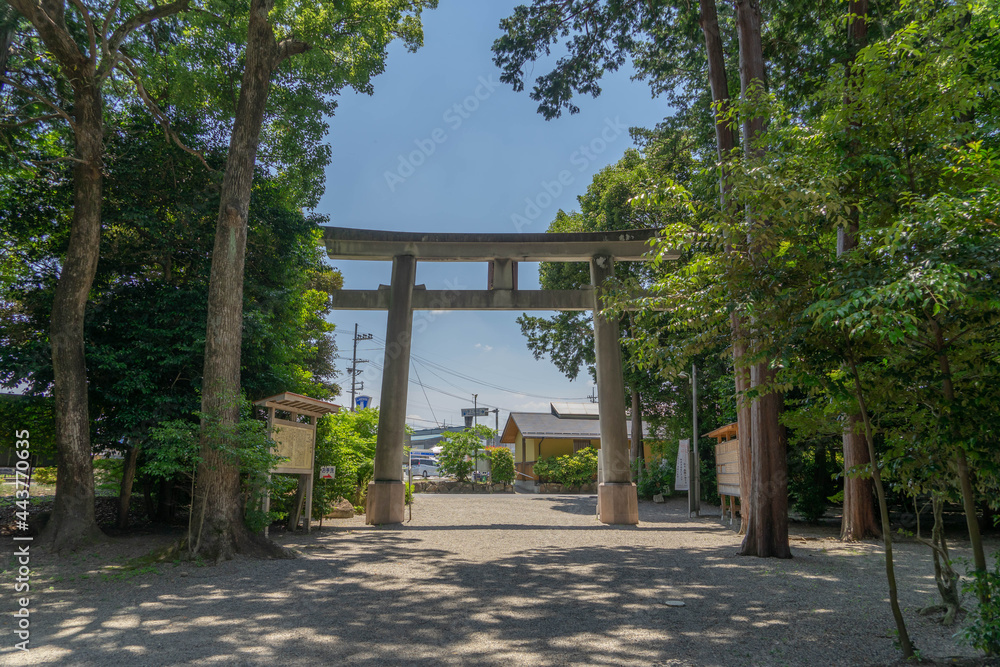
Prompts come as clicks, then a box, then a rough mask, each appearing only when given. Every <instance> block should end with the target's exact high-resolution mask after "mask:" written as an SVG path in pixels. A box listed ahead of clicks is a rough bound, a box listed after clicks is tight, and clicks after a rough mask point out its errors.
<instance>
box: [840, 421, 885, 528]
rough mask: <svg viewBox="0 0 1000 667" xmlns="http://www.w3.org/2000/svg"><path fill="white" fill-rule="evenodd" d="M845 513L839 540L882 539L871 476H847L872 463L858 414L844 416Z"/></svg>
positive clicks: (841, 522) (842, 518)
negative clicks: (852, 471) (854, 470)
mask: <svg viewBox="0 0 1000 667" xmlns="http://www.w3.org/2000/svg"><path fill="white" fill-rule="evenodd" d="M844 420H845V424H844V435H843V443H844V513H843V516H842V517H841V521H840V539H842V540H847V541H849V542H853V541H856V540H864V539H867V538H879V537H881V535H882V534H881V531H879V528H878V518H877V517H876V516H875V490H874V488H873V487H872V479H871V476H870V475H858V474H854V475H852V474H850V471H851V470H852V469H854V468H861V467H864V466H867V465H869V464H870V463H871V458H869V456H868V444H867V443H866V442H865V436H864V434H862V433H860V432H859V429H860V428H861V427H862V419H861V415H860V414H852V415H845V416H844Z"/></svg>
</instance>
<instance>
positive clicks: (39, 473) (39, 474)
mask: <svg viewBox="0 0 1000 667" xmlns="http://www.w3.org/2000/svg"><path fill="white" fill-rule="evenodd" d="M31 475H32V480H34V481H35V482H38V483H39V484H46V485H51V484H55V483H56V468H55V466H53V467H51V468H35V470H34V471H33V472H32V473H31Z"/></svg>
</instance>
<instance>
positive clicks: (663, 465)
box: [636, 458, 676, 498]
mask: <svg viewBox="0 0 1000 667" xmlns="http://www.w3.org/2000/svg"><path fill="white" fill-rule="evenodd" d="M675 465H676V464H675V463H674V462H673V461H670V460H668V459H665V458H661V459H659V460H656V461H654V462H653V464H652V465H650V466H649V467H648V468H646V470H644V471H643V473H642V479H641V480H640V482H639V484H638V485H637V488H636V491H637V492H638V494H639V497H640V498H652V497H653V496H656V495H661V494H662V495H664V496H667V495H670V493H671V491H672V490H673V483H674V476H675Z"/></svg>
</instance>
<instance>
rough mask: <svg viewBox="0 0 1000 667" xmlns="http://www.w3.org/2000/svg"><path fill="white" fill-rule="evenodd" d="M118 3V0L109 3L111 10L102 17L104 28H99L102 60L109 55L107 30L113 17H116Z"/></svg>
mask: <svg viewBox="0 0 1000 667" xmlns="http://www.w3.org/2000/svg"><path fill="white" fill-rule="evenodd" d="M118 3H119V0H115V1H114V2H113V3H111V8H110V9H109V10H108V13H107V14H106V15H105V16H104V26H103V27H102V28H101V48H102V49H103V51H102V54H101V56H102V58H103V57H107V56H108V55H109V54H108V29H109V28H110V27H111V19H113V18H114V17H115V16H117V15H118Z"/></svg>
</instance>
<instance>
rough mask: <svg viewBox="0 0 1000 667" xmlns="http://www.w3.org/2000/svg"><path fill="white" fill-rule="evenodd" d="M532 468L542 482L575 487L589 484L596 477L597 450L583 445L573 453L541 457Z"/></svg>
mask: <svg viewBox="0 0 1000 667" xmlns="http://www.w3.org/2000/svg"><path fill="white" fill-rule="evenodd" d="M534 470H535V474H536V475H538V478H539V480H540V481H542V482H553V483H555V484H562V485H563V486H576V487H579V486H582V485H584V484H589V483H591V482H593V481H595V480H596V479H597V450H596V449H594V448H593V447H584V448H583V449H581V450H580V451H578V452H574V453H573V454H565V455H563V456H558V457H545V458H541V459H538V461H536V462H535V468H534Z"/></svg>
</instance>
